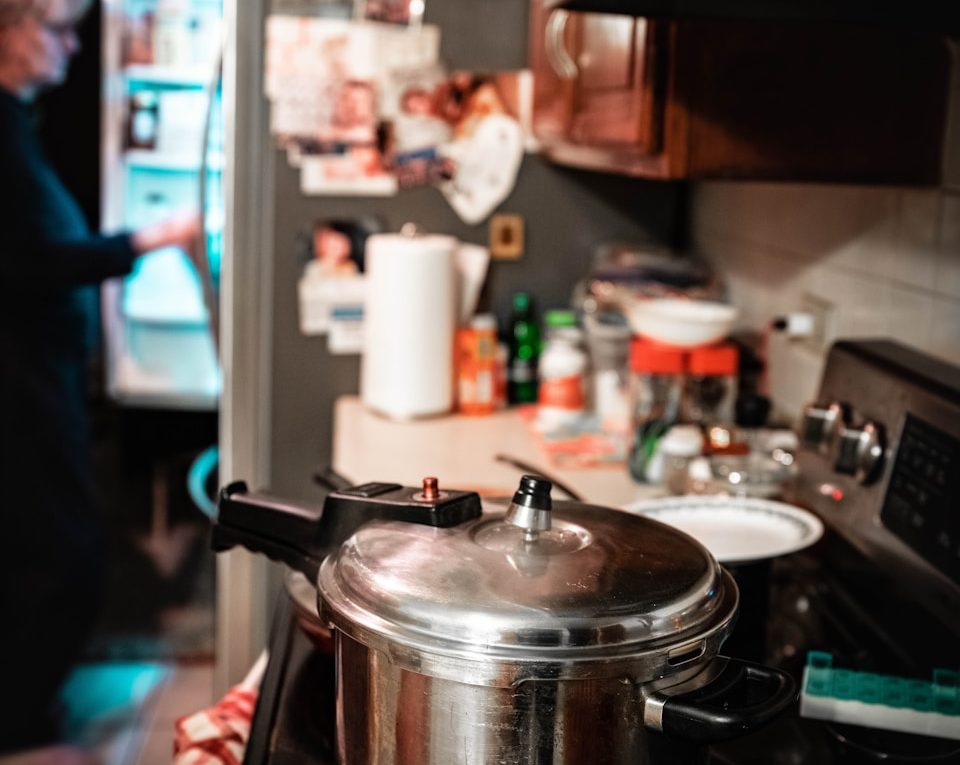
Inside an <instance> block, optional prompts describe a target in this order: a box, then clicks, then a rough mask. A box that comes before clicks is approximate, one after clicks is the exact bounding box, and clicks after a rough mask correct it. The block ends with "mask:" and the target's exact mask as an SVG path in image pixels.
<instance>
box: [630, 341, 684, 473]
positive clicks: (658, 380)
mask: <svg viewBox="0 0 960 765" xmlns="http://www.w3.org/2000/svg"><path fill="white" fill-rule="evenodd" d="M685 361H686V352H685V350H684V349H683V348H676V347H674V346H669V345H661V344H660V343H655V342H653V341H651V340H647V339H645V338H641V337H635V338H634V339H633V341H632V342H631V344H630V413H631V428H632V436H631V437H632V444H631V447H630V455H629V462H628V465H629V468H630V474H631V475H632V476H633V478H634V479H635V480H637V481H647V480H650V476H649V475H648V469H649V466H650V460H651V458H652V457H653V455H654V453H655V451H656V448H657V443H658V442H659V441H660V438H661V437H662V436H663V435H664V434H665V433H666V432H667V431H668V430H669V429H670V427H671V426H672V425H674V424H675V423H676V422H677V421H678V419H679V416H680V400H681V395H682V393H683V370H684V366H685Z"/></svg>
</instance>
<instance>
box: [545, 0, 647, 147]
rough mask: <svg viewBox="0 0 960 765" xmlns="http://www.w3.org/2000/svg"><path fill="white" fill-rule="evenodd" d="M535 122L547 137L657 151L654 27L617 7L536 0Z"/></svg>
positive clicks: (547, 139)
mask: <svg viewBox="0 0 960 765" xmlns="http://www.w3.org/2000/svg"><path fill="white" fill-rule="evenodd" d="M532 20H533V24H532V25H531V29H532V30H533V31H532V39H531V67H532V69H533V71H534V75H535V78H536V79H535V91H534V92H535V96H534V127H535V130H536V132H537V135H538V137H540V138H541V140H544V141H546V142H547V143H551V142H558V141H561V142H567V143H571V144H578V145H581V146H586V147H608V148H609V149H611V150H616V149H618V148H619V149H629V150H630V151H631V152H640V153H647V154H650V155H652V154H655V153H656V152H657V151H658V150H659V143H660V136H661V133H662V130H661V121H662V114H663V111H662V103H661V102H662V94H663V88H662V87H657V86H656V83H657V78H658V77H662V76H665V74H666V72H665V70H664V69H663V67H662V66H661V65H660V61H661V60H662V57H661V56H660V51H659V50H658V45H657V36H658V31H659V30H658V28H657V25H656V24H655V23H653V22H649V21H647V20H646V19H638V18H633V17H631V16H620V15H615V14H594V13H589V14H579V13H572V14H568V13H566V12H564V11H554V12H550V11H548V10H546V9H545V7H544V5H543V3H542V2H541V1H540V0H534V6H533V19H532Z"/></svg>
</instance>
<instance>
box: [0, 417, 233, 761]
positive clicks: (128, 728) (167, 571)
mask: <svg viewBox="0 0 960 765" xmlns="http://www.w3.org/2000/svg"><path fill="white" fill-rule="evenodd" d="M93 414H94V419H93V425H94V457H95V463H96V466H97V474H98V485H99V486H100V489H101V494H102V506H103V511H104V515H105V520H106V524H107V529H108V540H109V550H108V555H109V558H108V562H107V572H108V574H107V581H106V587H105V594H104V602H103V606H102V608H101V613H100V618H99V622H98V624H97V627H96V629H95V632H94V634H93V636H92V638H91V640H90V641H89V645H88V648H87V651H86V655H85V658H84V661H83V663H82V664H80V665H79V666H77V667H76V668H75V670H74V672H73V674H72V675H71V677H70V678H69V679H68V681H67V683H66V685H65V688H64V690H63V694H62V699H63V706H64V711H65V715H64V723H65V726H64V727H65V731H66V734H67V740H68V741H69V742H70V744H69V745H65V746H60V747H55V748H51V749H47V750H38V751H34V752H26V753H22V754H18V755H15V756H13V757H0V765H155V764H159V763H169V762H170V761H171V759H172V754H173V741H174V723H175V721H176V720H177V718H179V717H181V716H183V715H187V714H191V713H193V712H196V711H197V710H199V709H202V708H204V707H206V706H209V705H210V704H211V703H212V702H213V701H214V698H213V666H214V664H213V658H214V657H213V642H214V569H215V564H214V555H213V553H212V552H211V551H210V549H209V519H208V518H207V517H206V516H204V515H203V514H202V513H201V512H200V511H199V510H198V508H197V506H196V505H195V504H194V503H193V502H192V501H191V500H190V497H189V495H188V493H187V491H186V477H187V473H188V471H189V469H190V466H191V464H192V462H193V461H194V459H195V458H196V456H197V455H198V454H199V453H200V452H201V451H202V450H203V449H205V448H206V447H208V446H209V445H210V443H212V442H213V440H215V438H216V414H215V413H200V414H196V415H194V414H193V413H182V412H181V413H163V412H131V411H126V410H119V409H117V408H115V407H111V406H109V405H105V404H103V403H102V402H101V405H100V406H99V408H98V407H97V406H95V407H94V412H93ZM215 480H216V479H215V477H214V478H212V479H211V481H212V482H214V486H215Z"/></svg>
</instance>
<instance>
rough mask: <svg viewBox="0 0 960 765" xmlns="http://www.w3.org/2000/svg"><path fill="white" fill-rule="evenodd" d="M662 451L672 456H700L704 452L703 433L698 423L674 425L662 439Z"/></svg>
mask: <svg viewBox="0 0 960 765" xmlns="http://www.w3.org/2000/svg"><path fill="white" fill-rule="evenodd" d="M660 451H661V453H662V454H664V455H670V456H671V457H699V456H700V455H701V454H702V453H703V433H702V432H701V431H700V428H698V427H697V426H696V425H674V426H673V427H672V428H670V430H668V431H667V434H666V435H665V436H664V437H663V438H662V439H660Z"/></svg>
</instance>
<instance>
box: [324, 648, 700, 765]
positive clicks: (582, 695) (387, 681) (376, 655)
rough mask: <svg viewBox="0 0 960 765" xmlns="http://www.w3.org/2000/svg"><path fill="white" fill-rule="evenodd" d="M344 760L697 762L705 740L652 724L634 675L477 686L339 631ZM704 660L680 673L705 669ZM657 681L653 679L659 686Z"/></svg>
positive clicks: (361, 764)
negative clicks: (674, 735)
mask: <svg viewBox="0 0 960 765" xmlns="http://www.w3.org/2000/svg"><path fill="white" fill-rule="evenodd" d="M336 641H337V729H338V757H339V761H340V763H341V765H584V763H590V765H628V764H629V765H648V764H649V765H655V764H656V763H669V764H670V765H695V764H696V765H699V764H700V763H705V762H706V759H707V757H706V754H707V749H706V746H703V745H697V744H692V743H688V742H684V741H680V740H675V739H671V738H668V737H667V736H665V735H664V734H662V733H657V732H655V731H652V730H650V729H648V728H646V727H645V726H644V720H643V699H642V697H643V695H644V692H645V690H646V689H645V688H644V686H642V685H638V684H637V683H635V682H633V681H632V680H630V679H629V678H627V677H600V678H589V677H585V678H583V679H539V678H531V679H525V680H521V681H520V682H517V683H515V684H514V685H511V686H507V687H497V686H494V685H473V684H469V683H464V682H459V681H457V680H453V679H448V678H441V677H433V676H429V675H425V674H422V673H420V672H417V671H414V670H411V669H408V668H404V666H403V663H404V662H400V663H398V662H395V661H392V660H391V657H390V656H388V655H387V653H386V652H384V651H380V650H377V649H375V648H370V647H368V646H366V645H364V644H363V643H360V642H358V641H357V640H354V639H353V638H351V637H349V636H347V635H344V634H343V633H342V632H339V631H338V632H337V633H336ZM703 666H704V662H703V661H698V662H696V663H695V665H694V666H691V667H689V668H687V669H686V670H685V671H683V672H682V673H678V674H677V675H676V676H674V677H673V678H672V679H671V682H676V681H679V680H682V679H684V678H685V677H689V676H692V675H695V674H697V673H698V672H700V671H701V670H702V669H703ZM654 685H656V683H651V687H653V686H654Z"/></svg>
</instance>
